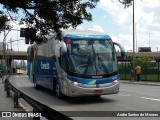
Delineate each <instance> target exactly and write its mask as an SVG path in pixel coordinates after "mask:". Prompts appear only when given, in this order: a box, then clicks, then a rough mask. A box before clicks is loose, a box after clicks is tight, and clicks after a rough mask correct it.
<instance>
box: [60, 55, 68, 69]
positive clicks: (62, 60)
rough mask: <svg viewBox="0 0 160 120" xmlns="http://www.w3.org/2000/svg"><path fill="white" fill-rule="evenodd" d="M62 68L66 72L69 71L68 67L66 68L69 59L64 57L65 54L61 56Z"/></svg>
mask: <svg viewBox="0 0 160 120" xmlns="http://www.w3.org/2000/svg"><path fill="white" fill-rule="evenodd" d="M59 62H60V66H61V68H62V69H63V70H64V71H67V67H66V65H67V58H65V57H63V54H61V56H60V61H59Z"/></svg>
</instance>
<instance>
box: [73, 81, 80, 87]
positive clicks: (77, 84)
mask: <svg viewBox="0 0 160 120" xmlns="http://www.w3.org/2000/svg"><path fill="white" fill-rule="evenodd" d="M71 84H72V85H73V86H82V83H78V82H75V81H72V82H71Z"/></svg>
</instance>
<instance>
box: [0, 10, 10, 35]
mask: <svg viewBox="0 0 160 120" xmlns="http://www.w3.org/2000/svg"><path fill="white" fill-rule="evenodd" d="M8 21H9V19H8V18H7V16H6V15H4V14H3V12H2V11H0V32H1V31H3V30H6V29H9V28H10V26H9V25H8V24H7V22H8Z"/></svg>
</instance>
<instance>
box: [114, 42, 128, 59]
mask: <svg viewBox="0 0 160 120" xmlns="http://www.w3.org/2000/svg"><path fill="white" fill-rule="evenodd" d="M113 44H114V45H117V46H118V47H119V48H120V50H121V57H122V58H123V59H126V53H125V49H124V47H122V46H121V45H120V44H119V43H117V42H113Z"/></svg>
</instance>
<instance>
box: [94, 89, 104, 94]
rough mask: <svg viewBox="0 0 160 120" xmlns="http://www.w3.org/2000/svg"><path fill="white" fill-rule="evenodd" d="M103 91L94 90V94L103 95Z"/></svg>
mask: <svg viewBox="0 0 160 120" xmlns="http://www.w3.org/2000/svg"><path fill="white" fill-rule="evenodd" d="M102 92H103V91H102V90H94V93H95V94H100V93H102Z"/></svg>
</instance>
